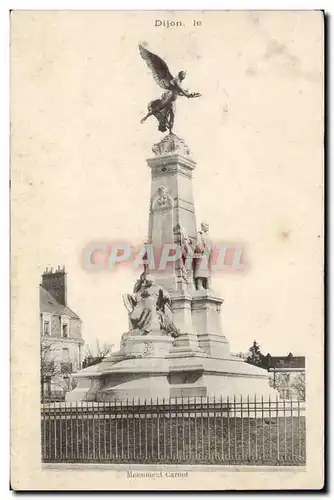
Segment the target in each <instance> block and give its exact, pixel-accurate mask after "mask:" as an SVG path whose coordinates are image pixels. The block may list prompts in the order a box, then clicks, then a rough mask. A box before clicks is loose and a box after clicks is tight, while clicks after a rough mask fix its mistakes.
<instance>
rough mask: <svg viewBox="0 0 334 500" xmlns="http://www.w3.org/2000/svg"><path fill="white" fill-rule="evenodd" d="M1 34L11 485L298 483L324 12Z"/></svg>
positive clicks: (318, 297)
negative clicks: (7, 188) (7, 116)
mask: <svg viewBox="0 0 334 500" xmlns="http://www.w3.org/2000/svg"><path fill="white" fill-rule="evenodd" d="M10 23H11V26H10V28H11V35H10V36H11V53H10V58H11V72H10V77H11V83H10V92H11V103H10V113H11V145H10V147H11V300H12V333H11V353H12V357H11V372H12V385H11V413H12V416H11V429H12V430H11V435H12V437H11V439H12V442H11V450H12V451H11V454H12V463H11V475H12V482H13V485H14V489H17V490H29V489H40V490H71V489H76V490H80V489H82V490H87V489H88V490H90V489H91V490H141V489H142V490H143V489H144V490H145V489H148V490H149V489H158V490H159V489H161V490H182V489H185V490H186V489H187V490H206V489H212V490H236V489H237V490H253V489H259V490H261V489H263V490H271V489H272V490H279V489H284V488H285V489H310V488H311V489H312V488H314V489H321V488H322V486H323V481H324V443H323V439H324V438H323V432H324V427H323V426H324V424H323V419H324V399H323V398H324V386H323V377H324V332H323V329H324V326H323V308H324V298H323V293H324V290H323V268H324V257H323V252H324V229H323V224H324V222H323V218H324V206H323V204H324V201H323V199H324V15H323V12H321V11H297V10H296V11H293V10H292V11H278V10H276V11H275V10H274V11H157V12H154V11H94V10H91V11H65V10H49V11H42V10H35V11H34V10H31V11H20V10H16V11H12V12H11V20H10ZM22 440H23V442H24V443H25V446H24V447H23V449H22V446H21V444H22ZM236 473H238V474H236Z"/></svg>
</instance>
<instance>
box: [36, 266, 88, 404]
mask: <svg viewBox="0 0 334 500" xmlns="http://www.w3.org/2000/svg"><path fill="white" fill-rule="evenodd" d="M66 280H67V274H66V271H65V267H63V268H60V266H58V268H57V269H56V270H55V271H54V270H53V269H52V268H51V269H48V268H46V270H45V271H44V273H43V274H42V283H41V285H40V338H41V396H42V399H45V398H46V397H51V396H52V395H53V396H54V397H56V395H57V394H59V395H60V397H61V394H63V393H65V392H67V391H68V390H70V389H72V388H73V385H72V384H73V381H72V377H71V374H72V373H74V372H76V371H78V370H80V369H81V365H82V360H83V346H84V340H83V338H82V333H81V325H82V322H81V319H80V317H79V316H78V315H77V314H76V313H75V312H74V311H72V309H70V308H69V307H68V305H67V281H66Z"/></svg>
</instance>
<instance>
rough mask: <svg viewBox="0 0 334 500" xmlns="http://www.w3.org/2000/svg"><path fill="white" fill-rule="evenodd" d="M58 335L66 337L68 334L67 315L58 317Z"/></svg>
mask: <svg viewBox="0 0 334 500" xmlns="http://www.w3.org/2000/svg"><path fill="white" fill-rule="evenodd" d="M60 335H61V336H62V337H63V338H64V339H68V338H69V336H70V319H69V317H68V316H61V317H60Z"/></svg>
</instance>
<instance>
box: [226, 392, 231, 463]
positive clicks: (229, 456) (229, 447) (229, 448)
mask: <svg viewBox="0 0 334 500" xmlns="http://www.w3.org/2000/svg"><path fill="white" fill-rule="evenodd" d="M227 446H228V460H229V461H230V460H231V436H230V397H229V396H227Z"/></svg>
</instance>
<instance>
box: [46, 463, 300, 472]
mask: <svg viewBox="0 0 334 500" xmlns="http://www.w3.org/2000/svg"><path fill="white" fill-rule="evenodd" d="M42 468H43V469H44V470H55V471H60V470H90V469H91V470H93V469H94V471H98V470H101V471H104V470H115V471H122V470H124V471H129V470H132V471H159V470H162V469H163V471H164V472H165V471H180V470H181V471H201V470H202V471H205V472H210V471H212V472H218V471H222V472H288V471H289V472H305V471H306V467H304V466H302V467H299V466H276V467H273V466H260V465H165V464H164V465H152V464H150V465H146V464H96V463H90V464H69V463H66V464H65V463H58V464H42Z"/></svg>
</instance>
